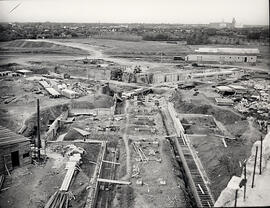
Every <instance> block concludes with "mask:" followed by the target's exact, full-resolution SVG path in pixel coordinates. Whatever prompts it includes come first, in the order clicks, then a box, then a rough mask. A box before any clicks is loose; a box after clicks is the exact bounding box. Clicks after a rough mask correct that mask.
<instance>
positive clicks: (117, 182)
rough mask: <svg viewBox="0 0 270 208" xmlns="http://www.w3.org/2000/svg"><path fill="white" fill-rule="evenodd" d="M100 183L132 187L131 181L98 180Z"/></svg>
mask: <svg viewBox="0 0 270 208" xmlns="http://www.w3.org/2000/svg"><path fill="white" fill-rule="evenodd" d="M97 180H98V182H104V183H115V184H122V185H130V184H131V182H130V181H119V180H110V179H103V178H98V179H97Z"/></svg>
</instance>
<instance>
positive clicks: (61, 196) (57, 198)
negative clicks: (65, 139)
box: [45, 153, 81, 208]
mask: <svg viewBox="0 0 270 208" xmlns="http://www.w3.org/2000/svg"><path fill="white" fill-rule="evenodd" d="M80 160H81V154H80V153H77V154H73V155H72V156H70V157H69V161H68V162H67V163H66V168H65V169H67V173H66V175H65V178H64V180H63V182H62V185H61V187H60V189H59V190H58V191H56V192H55V193H54V194H53V195H52V196H51V198H50V199H49V201H48V202H47V204H46V205H45V208H68V203H69V199H70V198H71V197H70V195H71V196H72V194H71V192H68V189H69V186H70V184H71V181H72V177H73V175H74V172H75V170H76V169H79V163H80Z"/></svg>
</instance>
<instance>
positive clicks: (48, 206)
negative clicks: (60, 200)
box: [44, 191, 58, 208]
mask: <svg viewBox="0 0 270 208" xmlns="http://www.w3.org/2000/svg"><path fill="white" fill-rule="evenodd" d="M57 193H58V191H56V192H54V194H53V195H52V196H51V197H50V199H49V201H48V202H47V203H46V205H45V207H44V208H50V206H51V205H52V203H53V201H54V200H55V197H56V195H57Z"/></svg>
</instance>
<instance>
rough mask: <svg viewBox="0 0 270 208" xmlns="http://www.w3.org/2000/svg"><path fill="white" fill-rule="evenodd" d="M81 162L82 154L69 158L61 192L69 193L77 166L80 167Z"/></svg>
mask: <svg viewBox="0 0 270 208" xmlns="http://www.w3.org/2000/svg"><path fill="white" fill-rule="evenodd" d="M80 160H81V154H74V155H72V156H70V157H69V161H68V162H67V163H66V169H67V173H66V175H65V178H64V180H63V183H62V185H61V187H60V189H59V190H60V191H68V188H69V186H70V182H71V180H72V177H73V175H74V172H75V170H76V169H77V165H79V162H80Z"/></svg>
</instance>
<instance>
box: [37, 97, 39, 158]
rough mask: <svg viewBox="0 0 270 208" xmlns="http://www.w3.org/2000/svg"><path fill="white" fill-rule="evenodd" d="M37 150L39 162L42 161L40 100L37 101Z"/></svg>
mask: <svg viewBox="0 0 270 208" xmlns="http://www.w3.org/2000/svg"><path fill="white" fill-rule="evenodd" d="M37 148H38V160H40V115H39V99H37Z"/></svg>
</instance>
